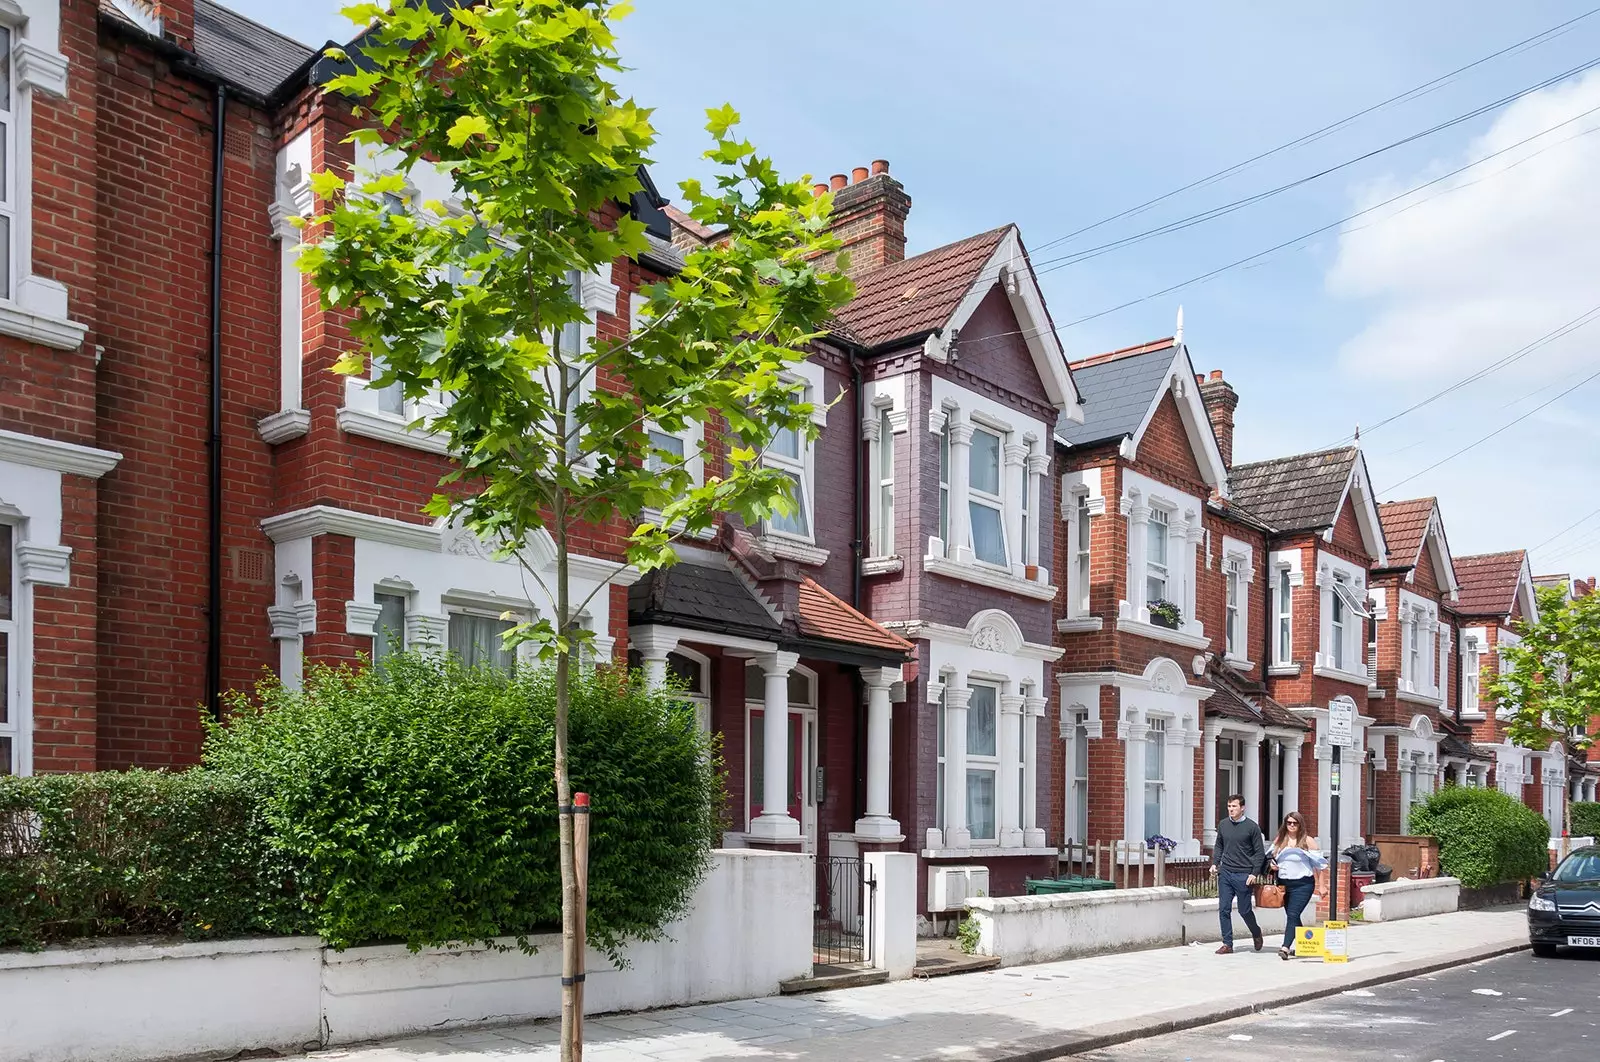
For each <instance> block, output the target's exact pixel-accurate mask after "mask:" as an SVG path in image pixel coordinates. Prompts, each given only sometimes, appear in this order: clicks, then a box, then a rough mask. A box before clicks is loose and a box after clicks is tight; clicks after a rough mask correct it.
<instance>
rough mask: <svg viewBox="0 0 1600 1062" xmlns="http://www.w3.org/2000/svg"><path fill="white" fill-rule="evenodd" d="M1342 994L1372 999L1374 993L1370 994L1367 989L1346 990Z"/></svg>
mask: <svg viewBox="0 0 1600 1062" xmlns="http://www.w3.org/2000/svg"><path fill="white" fill-rule="evenodd" d="M1342 994H1343V995H1347V996H1362V997H1363V998H1371V996H1372V993H1371V992H1368V991H1367V990H1366V989H1365V988H1351V989H1346V990H1345V991H1344V992H1343V993H1342Z"/></svg>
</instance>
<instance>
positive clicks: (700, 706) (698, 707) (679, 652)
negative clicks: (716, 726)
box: [667, 645, 711, 734]
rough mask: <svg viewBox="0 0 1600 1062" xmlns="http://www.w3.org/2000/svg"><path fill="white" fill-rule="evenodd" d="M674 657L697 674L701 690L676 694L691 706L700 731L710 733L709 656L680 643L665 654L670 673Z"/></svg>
mask: <svg viewBox="0 0 1600 1062" xmlns="http://www.w3.org/2000/svg"><path fill="white" fill-rule="evenodd" d="M674 658H677V659H679V660H682V661H683V662H684V663H685V664H687V665H688V666H689V667H690V668H691V669H693V670H694V671H695V672H696V673H697V674H698V675H699V681H700V690H701V692H699V693H695V692H693V691H684V692H681V693H678V694H677V696H678V698H679V699H681V700H683V701H686V702H688V703H689V704H690V705H692V706H693V708H694V721H695V725H696V726H697V727H699V728H700V733H702V734H709V733H711V658H710V657H708V656H704V655H702V654H700V653H697V652H695V651H694V650H693V649H690V648H688V647H687V646H683V645H680V646H678V647H677V648H676V649H673V650H672V651H671V652H669V653H668V654H667V673H668V674H671V673H672V661H673V659H674Z"/></svg>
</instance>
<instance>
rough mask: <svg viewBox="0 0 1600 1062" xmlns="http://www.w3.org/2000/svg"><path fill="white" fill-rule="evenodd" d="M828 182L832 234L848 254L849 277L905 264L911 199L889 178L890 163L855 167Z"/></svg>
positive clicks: (878, 161) (879, 160)
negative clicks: (830, 198)
mask: <svg viewBox="0 0 1600 1062" xmlns="http://www.w3.org/2000/svg"><path fill="white" fill-rule="evenodd" d="M847 182H848V183H847ZM831 183H832V190H833V231H834V232H835V233H837V234H838V236H839V238H840V240H842V241H843V242H844V247H843V248H842V250H845V251H848V252H849V253H850V274H851V275H852V276H859V275H860V274H862V273H865V272H868V271H870V270H873V269H882V268H883V267H884V266H887V265H893V264H895V263H896V262H901V261H904V260H905V257H906V215H907V214H909V213H910V212H911V197H910V196H909V195H907V194H906V190H905V188H904V187H903V186H902V185H901V184H900V182H899V181H897V180H895V179H894V178H893V177H891V176H889V163H888V162H887V161H886V160H884V159H874V160H873V163H872V166H871V168H870V169H869V168H868V167H866V166H857V167H855V169H854V170H853V171H852V172H851V174H850V176H849V177H846V176H845V175H844V174H842V173H840V174H835V175H834V177H833V180H832V182H831Z"/></svg>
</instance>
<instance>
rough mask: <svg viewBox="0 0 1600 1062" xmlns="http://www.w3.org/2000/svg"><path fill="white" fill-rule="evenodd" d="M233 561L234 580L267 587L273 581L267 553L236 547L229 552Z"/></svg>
mask: <svg viewBox="0 0 1600 1062" xmlns="http://www.w3.org/2000/svg"><path fill="white" fill-rule="evenodd" d="M228 552H229V555H230V556H231V557H232V559H233V578H234V580H235V581H237V582H241V583H245V584H248V585H250V586H266V585H267V584H268V583H270V582H271V581H272V574H271V566H270V565H269V564H268V563H267V551H266V550H264V549H247V548H245V547H244V546H235V547H233V548H232V549H231V550H229V551H228Z"/></svg>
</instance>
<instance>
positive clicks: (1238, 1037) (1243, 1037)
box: [1228, 1033, 1255, 1040]
mask: <svg viewBox="0 0 1600 1062" xmlns="http://www.w3.org/2000/svg"><path fill="white" fill-rule="evenodd" d="M1228 1039H1230V1040H1254V1039H1255V1037H1253V1036H1246V1035H1245V1034H1244V1033H1234V1034H1233V1035H1232V1036H1230V1037H1228Z"/></svg>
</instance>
